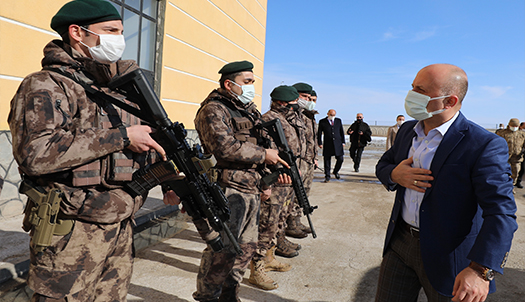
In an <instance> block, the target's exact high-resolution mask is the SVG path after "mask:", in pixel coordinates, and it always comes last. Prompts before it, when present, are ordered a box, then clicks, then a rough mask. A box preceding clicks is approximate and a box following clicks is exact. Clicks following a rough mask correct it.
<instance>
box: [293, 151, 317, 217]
mask: <svg viewBox="0 0 525 302" xmlns="http://www.w3.org/2000/svg"><path fill="white" fill-rule="evenodd" d="M299 169H300V170H301V175H302V179H303V185H304V190H305V191H306V196H309V195H310V188H311V187H312V182H313V181H314V169H315V168H314V165H313V164H310V163H308V162H306V161H304V160H302V159H301V160H300V161H299ZM288 213H289V214H288V215H287V216H286V217H288V216H292V217H296V216H299V217H301V216H302V210H301V207H299V203H298V201H297V197H295V194H294V195H293V202H292V203H290V206H289V208H288Z"/></svg>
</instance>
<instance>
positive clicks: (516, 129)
mask: <svg viewBox="0 0 525 302" xmlns="http://www.w3.org/2000/svg"><path fill="white" fill-rule="evenodd" d="M519 128H520V127H511V126H509V129H510V131H514V132H516V131H518V129H519Z"/></svg>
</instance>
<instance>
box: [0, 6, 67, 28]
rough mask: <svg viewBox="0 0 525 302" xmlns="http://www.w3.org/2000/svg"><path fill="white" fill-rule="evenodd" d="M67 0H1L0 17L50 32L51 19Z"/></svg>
mask: <svg viewBox="0 0 525 302" xmlns="http://www.w3.org/2000/svg"><path fill="white" fill-rule="evenodd" d="M67 2H69V0H52V1H42V0H38V1H35V0H2V4H1V5H0V16H4V17H6V18H8V19H12V20H16V21H19V22H22V23H25V24H29V25H33V26H36V27H39V28H42V29H47V30H50V31H52V29H51V27H50V23H51V18H52V17H53V16H54V15H55V14H56V13H57V12H58V10H59V9H60V8H61V7H62V6H63V5H64V4H66V3H67Z"/></svg>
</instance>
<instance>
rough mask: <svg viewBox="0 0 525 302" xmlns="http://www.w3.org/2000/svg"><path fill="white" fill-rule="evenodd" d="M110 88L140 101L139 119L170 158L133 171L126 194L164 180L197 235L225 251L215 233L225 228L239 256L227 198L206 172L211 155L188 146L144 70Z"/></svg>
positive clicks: (136, 102) (215, 247) (195, 147)
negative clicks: (148, 127) (230, 227)
mask: <svg viewBox="0 0 525 302" xmlns="http://www.w3.org/2000/svg"><path fill="white" fill-rule="evenodd" d="M108 86H109V88H111V89H113V90H116V91H118V92H119V93H121V94H123V95H125V96H126V98H127V99H128V100H130V101H132V102H134V103H135V104H137V105H138V107H139V108H140V112H139V113H138V114H139V115H140V116H138V117H139V118H141V119H142V120H143V121H145V122H147V123H149V124H150V125H152V126H153V127H155V128H156V129H157V131H156V133H155V134H154V135H153V138H154V139H155V140H156V141H157V142H158V143H159V144H160V145H161V146H162V147H163V148H164V150H165V151H166V156H167V158H168V162H165V163H157V164H155V165H154V166H151V167H146V168H144V169H141V170H139V171H137V172H135V173H134V175H133V176H134V177H133V178H134V180H133V181H132V182H130V183H129V184H128V185H127V187H128V190H129V192H131V193H132V194H141V193H143V192H145V191H147V190H149V189H151V188H152V187H154V186H156V185H159V184H161V183H162V185H163V186H166V187H168V188H169V189H172V190H173V191H175V193H176V194H177V195H178V196H179V197H180V199H181V201H182V204H183V206H184V208H185V209H186V212H187V213H188V215H190V216H191V217H192V220H193V223H194V224H195V226H196V228H197V231H198V232H199V234H200V236H201V238H202V239H203V240H205V241H206V243H207V244H208V245H209V246H210V247H211V248H212V249H213V250H214V251H220V250H222V249H223V247H224V244H223V241H222V238H221V235H220V233H219V232H221V231H224V233H225V234H226V236H227V237H228V239H229V241H230V242H231V244H232V246H233V248H234V250H235V252H236V253H237V254H239V255H242V253H243V252H242V250H241V248H240V246H239V243H238V242H237V240H236V238H235V237H234V236H233V234H232V232H231V231H230V229H229V228H228V226H227V225H226V222H227V221H228V220H229V217H230V209H229V205H228V199H227V198H226V196H225V195H224V193H223V191H222V189H221V188H220V186H219V185H218V184H217V183H212V182H210V180H209V179H208V176H207V175H206V172H207V167H209V165H207V164H205V163H206V162H207V161H208V160H209V157H206V156H205V155H204V154H202V152H201V148H200V146H199V145H195V146H194V147H190V146H189V144H188V142H187V141H186V135H187V132H186V129H185V128H184V125H183V124H181V123H178V122H175V123H172V122H171V120H170V119H169V117H168V115H167V114H166V111H165V110H164V107H162V104H161V103H160V101H159V99H158V97H157V95H156V94H155V92H154V90H153V88H152V87H151V84H150V83H149V82H148V81H147V79H146V76H145V74H144V72H143V71H142V70H141V69H138V70H135V71H133V72H131V73H128V74H126V75H124V76H122V77H120V78H117V79H115V80H113V81H112V82H111V83H109V84H108ZM111 102H112V103H113V104H114V105H116V106H119V104H117V103H115V102H114V101H111ZM120 103H122V102H120ZM119 107H120V106H119ZM121 108H122V107H121ZM179 171H180V172H182V173H183V174H184V177H183V178H181V177H178V178H177V177H175V176H176V175H177V174H178V172H179Z"/></svg>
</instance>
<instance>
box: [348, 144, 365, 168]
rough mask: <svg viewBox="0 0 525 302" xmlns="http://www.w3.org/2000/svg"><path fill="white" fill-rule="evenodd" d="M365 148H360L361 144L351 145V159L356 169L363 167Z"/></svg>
mask: <svg viewBox="0 0 525 302" xmlns="http://www.w3.org/2000/svg"><path fill="white" fill-rule="evenodd" d="M364 149H365V147H359V143H352V144H351V145H350V158H352V160H353V161H354V169H359V165H361V155H362V154H363V150H364Z"/></svg>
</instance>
